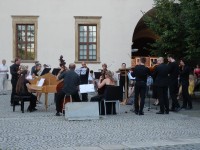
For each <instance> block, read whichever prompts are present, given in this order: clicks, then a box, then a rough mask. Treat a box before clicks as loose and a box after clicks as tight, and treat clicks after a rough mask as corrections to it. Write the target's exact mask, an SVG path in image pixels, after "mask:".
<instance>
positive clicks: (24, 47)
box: [16, 24, 35, 60]
mask: <svg viewBox="0 0 200 150" xmlns="http://www.w3.org/2000/svg"><path fill="white" fill-rule="evenodd" d="M16 29H17V30H16V32H17V34H16V35H17V40H16V56H17V57H20V58H21V59H22V60H34V59H35V26H34V24H29V25H27V24H17V25H16Z"/></svg>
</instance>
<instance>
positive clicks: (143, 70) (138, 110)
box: [132, 57, 150, 115]
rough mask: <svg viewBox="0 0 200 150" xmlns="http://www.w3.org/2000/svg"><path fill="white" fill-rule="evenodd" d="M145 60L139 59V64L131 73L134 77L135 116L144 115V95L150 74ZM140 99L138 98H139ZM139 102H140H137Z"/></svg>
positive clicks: (143, 58)
mask: <svg viewBox="0 0 200 150" xmlns="http://www.w3.org/2000/svg"><path fill="white" fill-rule="evenodd" d="M145 63H146V58H145V57H141V58H140V64H139V65H137V66H136V67H135V69H134V71H133V73H132V76H133V77H136V83H135V101H134V105H135V111H134V112H135V114H136V115H138V114H139V115H144V112H143V108H144V103H145V94H146V88H147V77H148V75H149V74H150V70H149V68H147V67H146V66H145ZM139 97H140V98H139ZM139 100H140V101H139Z"/></svg>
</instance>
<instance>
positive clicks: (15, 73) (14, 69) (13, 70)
mask: <svg viewBox="0 0 200 150" xmlns="http://www.w3.org/2000/svg"><path fill="white" fill-rule="evenodd" d="M20 63H21V59H20V58H15V60H14V64H13V65H11V66H10V74H11V76H12V77H11V84H12V93H11V99H10V103H11V106H13V102H14V95H15V94H16V85H17V80H18V78H19V74H20ZM15 105H20V104H19V103H16V104H15Z"/></svg>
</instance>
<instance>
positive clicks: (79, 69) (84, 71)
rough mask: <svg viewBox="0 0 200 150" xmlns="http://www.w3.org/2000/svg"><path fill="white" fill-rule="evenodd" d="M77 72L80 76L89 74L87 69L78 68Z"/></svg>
mask: <svg viewBox="0 0 200 150" xmlns="http://www.w3.org/2000/svg"><path fill="white" fill-rule="evenodd" d="M75 72H76V73H77V74H78V75H86V73H87V68H78V69H76V70H75Z"/></svg>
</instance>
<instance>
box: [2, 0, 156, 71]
mask: <svg viewBox="0 0 200 150" xmlns="http://www.w3.org/2000/svg"><path fill="white" fill-rule="evenodd" d="M152 7H153V0H16V1H13V0H0V20H1V21H0V59H1V60H2V59H6V60H7V65H8V66H10V65H11V64H12V60H14V58H15V57H17V56H18V57H21V58H22V60H23V61H22V63H23V64H25V65H28V66H30V67H31V66H33V65H34V62H35V61H39V62H40V63H42V64H49V65H50V66H51V67H52V68H54V67H58V66H59V61H58V59H59V57H60V55H63V56H64V59H65V61H66V63H67V64H69V63H71V62H75V63H76V64H77V67H80V66H81V64H80V63H81V62H82V61H85V62H86V63H87V64H88V67H89V68H90V69H92V70H94V71H98V70H99V69H100V68H101V64H102V63H107V64H108V69H109V70H112V71H116V70H118V68H120V66H121V63H126V64H127V67H130V66H131V45H132V37H133V32H134V29H135V27H136V25H137V23H138V21H139V20H140V18H141V17H142V16H143V14H142V12H147V11H149V10H150V9H151V8H152ZM141 11H142V12H141Z"/></svg>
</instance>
